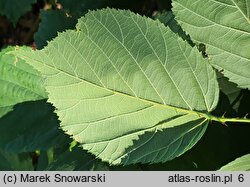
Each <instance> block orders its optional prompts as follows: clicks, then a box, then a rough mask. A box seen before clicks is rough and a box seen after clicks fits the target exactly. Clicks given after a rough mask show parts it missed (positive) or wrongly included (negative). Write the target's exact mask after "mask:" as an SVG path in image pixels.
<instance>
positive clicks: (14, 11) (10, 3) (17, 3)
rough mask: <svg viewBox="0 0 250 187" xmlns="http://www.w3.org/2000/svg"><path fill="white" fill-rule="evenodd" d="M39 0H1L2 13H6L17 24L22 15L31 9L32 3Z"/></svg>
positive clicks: (0, 8) (0, 11)
mask: <svg viewBox="0 0 250 187" xmlns="http://www.w3.org/2000/svg"><path fill="white" fill-rule="evenodd" d="M36 1H37V0H0V14H3V15H6V16H7V18H8V19H10V21H12V23H14V24H16V23H17V21H18V19H19V18H20V16H22V15H23V14H24V13H26V12H27V11H28V10H30V9H31V4H33V3H35V2H36Z"/></svg>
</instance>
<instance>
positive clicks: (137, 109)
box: [15, 9, 219, 164]
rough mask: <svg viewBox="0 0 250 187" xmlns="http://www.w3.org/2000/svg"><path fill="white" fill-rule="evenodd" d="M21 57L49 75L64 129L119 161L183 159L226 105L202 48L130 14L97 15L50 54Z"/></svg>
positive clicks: (48, 87)
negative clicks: (217, 109) (218, 109)
mask: <svg viewBox="0 0 250 187" xmlns="http://www.w3.org/2000/svg"><path fill="white" fill-rule="evenodd" d="M15 53H16V54H17V55H18V56H19V57H21V58H23V59H25V60H26V61H28V62H29V63H31V64H32V65H33V66H34V67H35V68H36V69H38V70H39V71H40V72H41V73H42V74H43V75H44V77H45V79H46V80H45V85H46V90H47V92H48V93H49V101H50V102H51V103H53V104H54V106H55V107H56V108H57V110H56V113H57V115H58V116H59V119H60V120H61V127H62V129H63V130H64V131H66V133H68V134H70V135H71V136H72V137H73V138H74V139H75V140H76V141H78V142H80V143H81V144H82V147H83V148H84V149H87V150H88V151H89V152H91V153H93V154H95V155H96V156H97V157H99V158H101V159H102V160H104V161H108V162H109V163H111V164H121V163H123V164H130V163H137V162H163V161H167V160H170V159H173V158H174V157H176V156H179V155H181V154H182V153H184V152H185V151H187V150H188V149H190V148H191V147H192V146H193V145H194V144H195V143H196V142H197V141H198V140H199V139H200V137H201V136H202V134H203V133H204V131H205V129H206V127H207V123H208V119H207V118H206V117H205V116H206V115H205V113H207V112H208V111H211V110H213V109H214V108H215V107H216V105H217V101H218V91H219V89H218V84H217V81H216V75H215V72H214V71H213V69H212V67H211V66H210V65H209V63H207V62H206V60H204V59H203V58H202V56H201V54H200V53H199V52H198V50H197V49H196V48H192V47H191V46H190V45H189V44H188V43H186V42H185V41H183V40H182V39H181V38H179V37H178V36H177V35H176V34H174V33H173V32H172V31H171V30H170V29H168V28H166V27H165V26H164V25H163V24H161V23H160V22H159V21H153V20H151V19H149V18H145V17H142V16H139V15H136V14H134V13H132V12H130V11H122V10H113V9H104V10H99V11H92V12H89V13H88V14H87V15H86V16H85V17H82V18H81V19H80V20H79V21H78V24H77V28H76V30H75V31H70V30H69V31H66V32H64V33H61V34H59V36H58V37H57V38H56V39H54V40H53V41H52V42H49V44H48V46H47V47H45V48H44V49H43V50H39V51H34V52H32V51H30V52H27V51H22V50H17V51H16V52H15ZM203 112H204V113H203ZM203 114H204V115H203ZM145 132H147V133H146V134H145ZM164 137H166V138H164ZM130 156H131V157H130Z"/></svg>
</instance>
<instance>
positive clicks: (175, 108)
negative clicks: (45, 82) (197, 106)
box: [17, 52, 208, 119]
mask: <svg viewBox="0 0 250 187" xmlns="http://www.w3.org/2000/svg"><path fill="white" fill-rule="evenodd" d="M17 53H18V52H17ZM43 54H45V55H46V56H47V54H46V53H43ZM18 55H19V56H20V58H23V59H24V60H27V61H30V60H31V61H32V60H33V61H36V62H37V63H40V64H42V65H45V66H47V67H48V68H51V69H53V70H55V71H59V72H61V73H63V74H65V75H67V76H70V77H72V78H74V79H77V80H79V81H81V82H84V83H86V84H89V85H92V86H95V87H97V88H101V89H103V90H106V91H109V92H111V93H113V94H118V95H122V96H125V97H128V98H132V99H136V100H139V101H141V102H145V103H149V104H153V105H155V106H157V107H163V108H167V109H171V110H174V111H177V112H178V111H179V112H183V113H186V114H194V115H197V116H199V117H200V116H203V117H205V118H207V119H208V115H207V113H204V112H198V111H195V110H188V109H184V108H180V107H175V106H171V105H163V104H162V103H158V102H156V101H151V100H146V99H144V98H140V97H134V96H131V95H129V94H126V93H123V92H119V91H116V90H113V89H110V88H107V87H101V86H100V85H97V84H96V83H94V82H91V81H89V80H85V79H82V78H79V77H76V76H75V75H72V74H70V73H69V72H65V71H63V70H61V69H59V68H57V67H54V66H52V65H49V64H46V63H43V62H42V61H39V60H36V59H32V58H30V57H29V55H28V56H26V55H23V54H21V53H18ZM35 68H36V67H35ZM36 69H37V70H38V71H39V72H41V71H40V70H39V69H38V68H36ZM46 90H47V89H46Z"/></svg>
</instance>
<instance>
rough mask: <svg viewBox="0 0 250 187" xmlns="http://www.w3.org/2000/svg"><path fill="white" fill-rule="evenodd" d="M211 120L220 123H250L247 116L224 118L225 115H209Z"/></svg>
mask: <svg viewBox="0 0 250 187" xmlns="http://www.w3.org/2000/svg"><path fill="white" fill-rule="evenodd" d="M210 120H211V121H217V122H220V123H223V124H224V123H226V122H231V123H250V119H247V118H225V117H215V116H210Z"/></svg>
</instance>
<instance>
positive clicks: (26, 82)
mask: <svg viewBox="0 0 250 187" xmlns="http://www.w3.org/2000/svg"><path fill="white" fill-rule="evenodd" d="M23 50H25V51H28V50H29V49H28V48H23ZM12 51H14V47H8V48H6V49H4V50H3V51H1V52H0V90H1V92H0V117H2V116H3V115H5V114H6V113H7V112H9V111H11V110H12V107H13V106H14V105H15V104H17V103H21V102H25V101H35V100H41V99H44V98H46V97H47V93H46V92H45V89H44V87H43V82H44V81H43V78H42V77H41V76H40V73H39V72H38V71H36V70H35V69H33V67H32V66H30V65H29V64H28V63H25V61H24V60H21V59H18V58H16V57H15V56H14V55H12V54H9V53H10V52H12Z"/></svg>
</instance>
